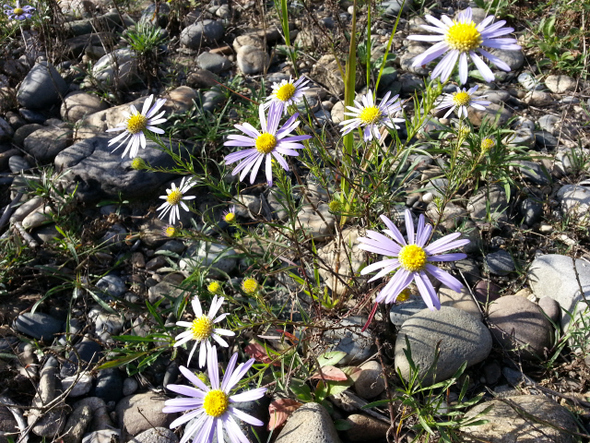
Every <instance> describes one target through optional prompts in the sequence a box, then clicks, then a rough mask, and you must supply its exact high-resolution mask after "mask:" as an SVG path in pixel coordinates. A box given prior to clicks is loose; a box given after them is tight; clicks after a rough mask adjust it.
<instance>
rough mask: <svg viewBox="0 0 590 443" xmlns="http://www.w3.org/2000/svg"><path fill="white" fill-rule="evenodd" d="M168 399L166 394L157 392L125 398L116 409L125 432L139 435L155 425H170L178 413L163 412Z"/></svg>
mask: <svg viewBox="0 0 590 443" xmlns="http://www.w3.org/2000/svg"><path fill="white" fill-rule="evenodd" d="M166 400H168V397H167V396H166V395H163V394H157V393H155V392H144V393H143V394H135V395H132V396H130V397H125V398H123V399H122V400H121V401H120V402H119V403H117V407H116V409H115V410H116V412H117V417H118V419H119V427H120V428H121V430H122V432H123V434H124V435H138V434H139V433H141V432H143V431H146V430H148V429H151V428H154V427H166V428H167V427H169V426H170V423H172V421H173V420H174V419H175V418H176V417H177V416H178V414H165V413H163V412H162V408H163V407H164V402H165V401H166Z"/></svg>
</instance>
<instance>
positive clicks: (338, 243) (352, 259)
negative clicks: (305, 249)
mask: <svg viewBox="0 0 590 443" xmlns="http://www.w3.org/2000/svg"><path fill="white" fill-rule="evenodd" d="M358 237H359V232H358V229H356V228H347V229H345V230H344V231H342V237H341V238H339V239H335V240H333V241H331V242H330V243H328V244H327V245H326V246H324V247H322V248H320V249H318V256H319V257H320V258H321V259H322V260H323V261H324V263H325V265H326V266H325V268H327V269H325V268H324V267H323V266H322V267H321V268H320V269H319V273H320V276H321V277H322V279H323V280H324V282H325V283H326V285H327V286H328V288H330V290H331V291H332V293H333V294H335V295H337V296H341V295H344V293H345V292H346V291H348V289H349V288H348V285H346V284H345V283H344V284H343V283H342V282H343V281H344V282H346V281H348V280H349V279H351V278H352V277H353V276H354V275H356V273H357V272H358V270H359V269H360V268H361V266H362V265H363V263H364V262H365V259H364V255H363V254H362V251H361V250H360V249H359V243H358V241H357V239H358ZM336 269H337V270H338V275H337V276H336V275H334V272H333V270H336Z"/></svg>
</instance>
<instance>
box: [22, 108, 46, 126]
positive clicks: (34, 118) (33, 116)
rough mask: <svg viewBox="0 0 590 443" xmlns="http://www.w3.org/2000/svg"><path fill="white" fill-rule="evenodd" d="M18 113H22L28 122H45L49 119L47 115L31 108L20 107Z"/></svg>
mask: <svg viewBox="0 0 590 443" xmlns="http://www.w3.org/2000/svg"><path fill="white" fill-rule="evenodd" d="M18 113H19V114H20V116H21V117H22V118H24V119H25V121H26V122H27V123H38V124H43V123H45V120H47V117H45V116H44V115H43V114H41V113H39V112H35V111H31V110H30V109H26V108H20V109H19V110H18Z"/></svg>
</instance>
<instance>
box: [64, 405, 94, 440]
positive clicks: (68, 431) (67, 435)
mask: <svg viewBox="0 0 590 443" xmlns="http://www.w3.org/2000/svg"><path fill="white" fill-rule="evenodd" d="M91 421H92V409H91V408H90V406H88V405H80V406H78V407H77V408H76V409H74V411H73V412H72V413H71V415H70V416H69V418H68V421H67V422H66V425H65V426H64V431H63V432H64V435H63V442H64V443H79V442H81V441H82V436H83V435H84V432H85V431H86V428H87V427H88V425H89V424H90V422H91Z"/></svg>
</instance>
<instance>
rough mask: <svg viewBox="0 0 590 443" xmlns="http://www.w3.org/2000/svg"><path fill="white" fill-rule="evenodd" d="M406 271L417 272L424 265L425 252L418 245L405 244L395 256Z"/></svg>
mask: <svg viewBox="0 0 590 443" xmlns="http://www.w3.org/2000/svg"><path fill="white" fill-rule="evenodd" d="M397 259H398V260H399V262H400V263H401V265H402V268H404V269H405V270H406V271H410V272H417V271H421V270H423V269H424V267H425V266H426V252H425V251H424V249H422V248H421V247H420V246H418V245H407V246H404V247H403V248H402V250H401V251H400V252H399V255H398V257H397Z"/></svg>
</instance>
